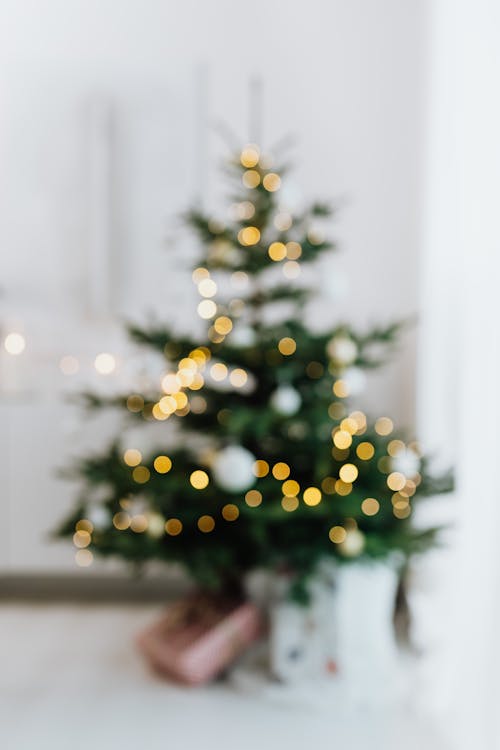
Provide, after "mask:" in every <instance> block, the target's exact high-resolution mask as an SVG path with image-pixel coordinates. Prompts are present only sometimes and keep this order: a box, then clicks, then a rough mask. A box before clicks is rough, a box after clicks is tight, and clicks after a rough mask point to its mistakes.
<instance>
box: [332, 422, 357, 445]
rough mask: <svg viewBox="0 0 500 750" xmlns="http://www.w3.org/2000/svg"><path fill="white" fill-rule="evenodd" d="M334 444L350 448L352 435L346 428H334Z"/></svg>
mask: <svg viewBox="0 0 500 750" xmlns="http://www.w3.org/2000/svg"><path fill="white" fill-rule="evenodd" d="M332 438H333V444H334V445H335V446H336V447H337V448H349V447H350V445H352V435H351V433H350V432H347V431H346V430H340V429H338V428H336V427H335V428H334V429H333V431H332Z"/></svg>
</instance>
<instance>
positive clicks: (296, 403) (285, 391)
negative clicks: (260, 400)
mask: <svg viewBox="0 0 500 750" xmlns="http://www.w3.org/2000/svg"><path fill="white" fill-rule="evenodd" d="M270 403H271V406H272V408H273V409H274V410H275V411H277V412H278V414H282V415H283V416H284V417H291V416H292V415H293V414H296V413H297V412H298V410H299V409H300V405H301V403H302V399H301V397H300V393H299V392H298V391H296V390H295V388H292V386H291V385H280V386H279V388H277V389H276V390H275V391H274V393H273V394H272V396H271V401H270Z"/></svg>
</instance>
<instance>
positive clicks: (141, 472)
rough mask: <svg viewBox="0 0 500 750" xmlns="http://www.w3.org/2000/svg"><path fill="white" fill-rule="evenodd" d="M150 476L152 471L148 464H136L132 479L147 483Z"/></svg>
mask: <svg viewBox="0 0 500 750" xmlns="http://www.w3.org/2000/svg"><path fill="white" fill-rule="evenodd" d="M150 476H151V472H150V471H149V469H148V467H147V466H136V467H135V469H134V470H133V472H132V479H133V480H134V482H137V484H146V482H149V477H150Z"/></svg>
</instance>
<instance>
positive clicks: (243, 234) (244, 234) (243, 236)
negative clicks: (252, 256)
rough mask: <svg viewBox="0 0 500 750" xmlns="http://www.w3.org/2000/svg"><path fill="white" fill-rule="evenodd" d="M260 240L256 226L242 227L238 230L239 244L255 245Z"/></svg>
mask: <svg viewBox="0 0 500 750" xmlns="http://www.w3.org/2000/svg"><path fill="white" fill-rule="evenodd" d="M259 240H260V230H259V229H257V227H243V229H240V231H239V232H238V241H239V243H240V245H245V246H247V247H249V246H251V245H256V244H257V243H258V241H259Z"/></svg>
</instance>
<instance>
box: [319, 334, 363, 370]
mask: <svg viewBox="0 0 500 750" xmlns="http://www.w3.org/2000/svg"><path fill="white" fill-rule="evenodd" d="M326 351H327V354H328V356H329V357H330V359H332V360H333V361H334V362H337V363H338V364H340V365H343V366H344V367H348V366H349V365H351V364H352V363H353V362H354V360H355V359H356V357H357V356H358V347H357V345H356V342H355V341H353V340H352V339H351V338H350V336H347V335H345V334H338V335H337V336H334V337H333V338H332V339H330V341H329V342H328V344H327V345H326Z"/></svg>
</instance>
